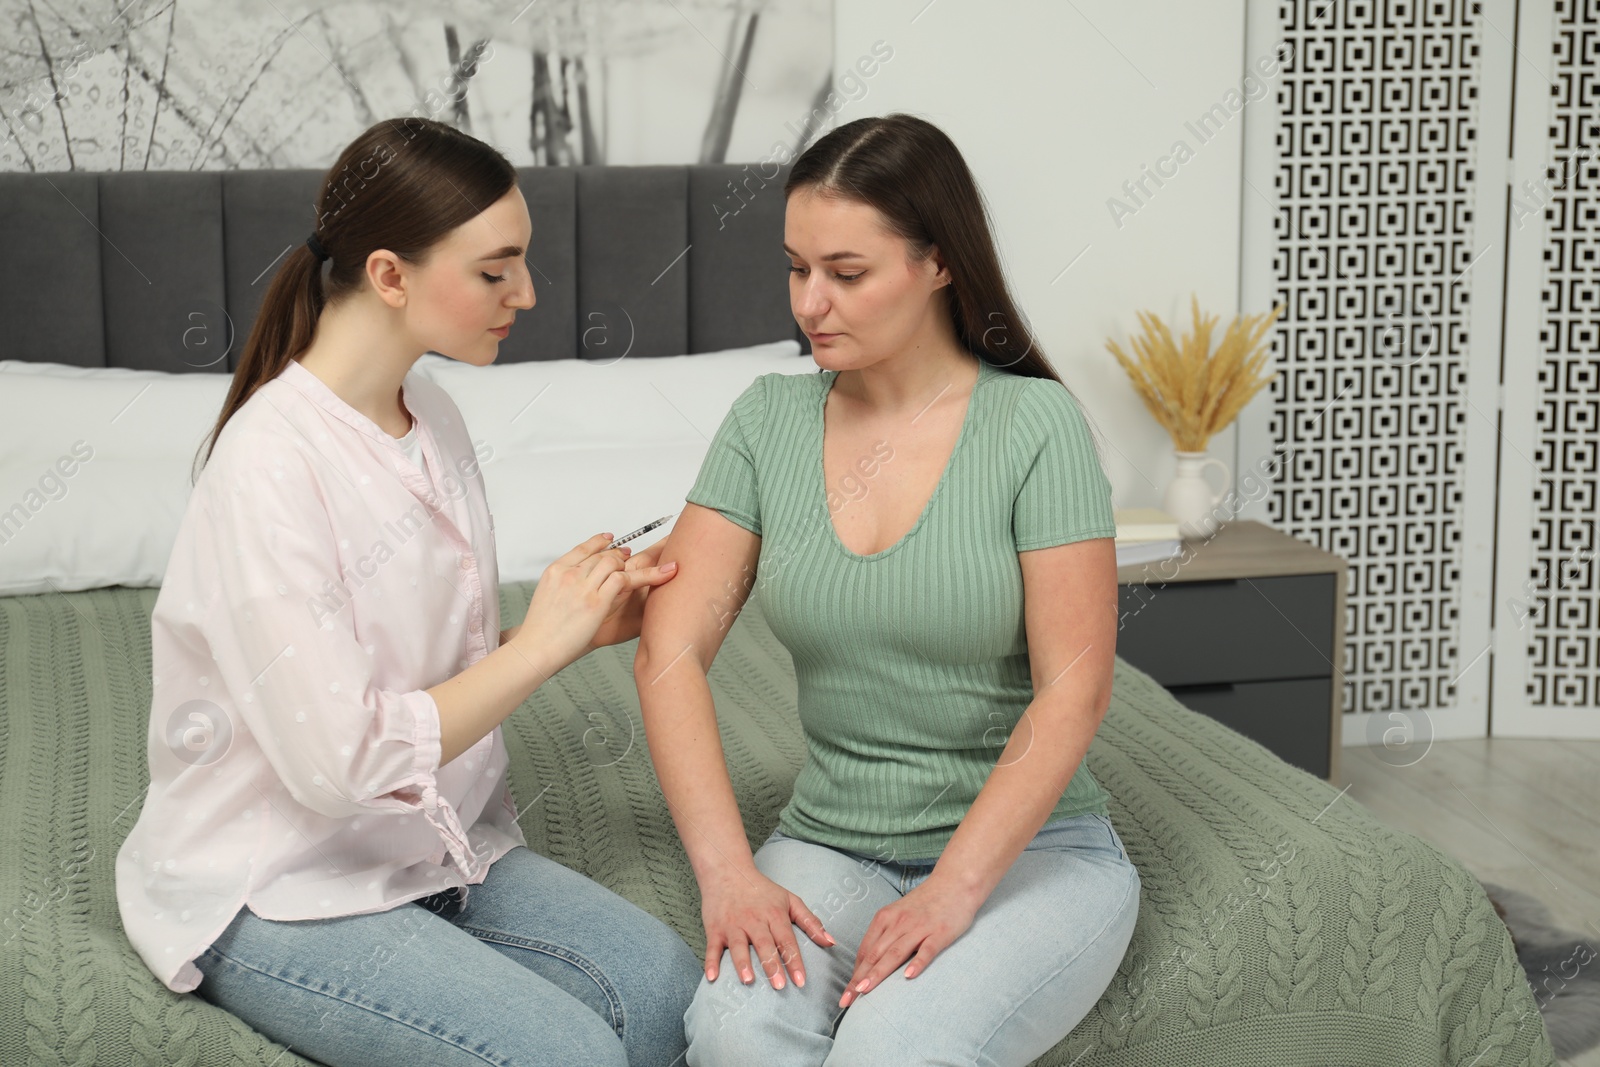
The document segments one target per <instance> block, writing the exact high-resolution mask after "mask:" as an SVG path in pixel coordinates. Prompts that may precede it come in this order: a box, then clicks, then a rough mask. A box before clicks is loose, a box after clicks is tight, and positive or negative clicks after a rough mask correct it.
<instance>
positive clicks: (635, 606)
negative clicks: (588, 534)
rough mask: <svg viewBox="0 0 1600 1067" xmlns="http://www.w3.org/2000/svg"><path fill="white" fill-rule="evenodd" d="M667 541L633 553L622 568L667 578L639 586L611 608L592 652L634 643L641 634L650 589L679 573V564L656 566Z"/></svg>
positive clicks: (601, 624) (598, 632)
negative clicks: (663, 567)
mask: <svg viewBox="0 0 1600 1067" xmlns="http://www.w3.org/2000/svg"><path fill="white" fill-rule="evenodd" d="M666 543H667V539H666V538H664V537H663V538H662V539H661V540H659V541H657V542H655V543H654V544H652V545H650V546H649V547H648V548H645V549H642V550H640V551H639V552H637V553H633V554H632V555H630V556H629V557H628V561H627V562H626V563H624V564H623V565H622V569H623V570H624V571H627V572H630V573H631V572H633V571H642V570H649V569H651V568H656V569H655V573H656V574H660V575H664V576H665V577H663V578H662V579H661V581H655V580H651V581H650V583H649V584H648V585H641V586H637V587H635V588H634V589H632V590H631V591H630V592H629V594H628V595H627V596H621V597H618V598H617V599H616V601H615V602H614V603H613V604H612V605H611V610H610V612H608V613H607V614H606V617H605V618H604V619H602V620H601V622H600V628H599V629H597V630H596V631H595V633H594V639H593V640H591V641H590V642H589V650H590V651H591V652H592V651H593V650H595V649H597V648H604V647H605V646H606V645H620V644H622V642H624V641H632V640H633V639H634V638H636V637H638V636H639V631H640V630H641V629H642V628H643V627H644V601H645V598H646V597H648V596H649V595H650V587H651V586H654V585H662V584H664V583H665V582H667V581H668V580H670V579H671V577H672V576H673V575H674V574H676V573H677V566H678V564H677V562H676V561H673V562H672V563H670V564H668V567H670V568H671V569H668V570H663V569H661V568H657V567H656V560H658V559H660V558H661V549H662V548H663V547H665V546H666ZM614 551H617V552H628V551H630V550H629V548H628V546H627V545H623V546H622V547H621V548H618V549H615V550H614Z"/></svg>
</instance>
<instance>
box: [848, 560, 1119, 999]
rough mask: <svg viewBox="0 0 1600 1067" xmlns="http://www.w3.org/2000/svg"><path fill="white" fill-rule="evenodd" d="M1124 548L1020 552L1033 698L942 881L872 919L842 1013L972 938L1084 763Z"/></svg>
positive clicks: (949, 851)
mask: <svg viewBox="0 0 1600 1067" xmlns="http://www.w3.org/2000/svg"><path fill="white" fill-rule="evenodd" d="M1115 546H1116V542H1115V541H1114V540H1113V539H1112V538H1109V537H1097V538H1091V539H1089V540H1085V541H1074V542H1072V543H1070V544H1065V545H1056V546H1054V547H1051V548H1041V549H1035V550H1033V551H1029V552H1021V553H1018V559H1020V560H1021V562H1022V581H1023V589H1024V597H1025V608H1024V612H1025V624H1026V626H1027V634H1028V658H1029V661H1030V664H1031V668H1032V674H1033V693H1034V696H1033V700H1032V702H1031V703H1029V705H1028V707H1027V710H1025V711H1024V712H1023V714H1022V718H1021V719H1020V720H1019V721H1018V722H1017V726H1016V729H1015V730H1014V731H1013V732H1012V734H1011V737H1010V739H1009V740H1008V741H1007V742H1006V745H1005V748H1004V749H1002V750H1001V752H1000V754H999V758H998V760H996V762H995V768H994V770H993V771H991V772H990V773H989V777H988V779H987V780H986V781H985V782H984V785H983V788H982V789H981V790H979V792H978V796H977V799H976V800H974V801H973V803H972V807H970V808H968V809H967V814H966V815H965V816H964V817H963V818H962V820H961V825H960V826H958V827H957V828H956V832H955V835H954V836H952V837H951V838H950V842H949V844H948V845H946V846H945V849H944V852H943V853H942V854H941V855H940V857H939V861H938V862H937V863H936V864H935V865H934V868H933V872H932V873H931V874H929V875H928V877H927V879H925V880H924V881H923V882H922V884H921V885H919V886H917V888H916V889H914V890H912V891H911V892H910V893H907V894H906V895H905V896H904V897H902V898H901V899H900V900H899V901H897V902H896V903H895V904H892V905H889V906H888V907H885V908H883V909H882V910H880V911H879V912H878V914H877V915H876V916H875V917H874V918H873V920H872V924H871V925H870V926H869V927H868V929H867V934H866V936H865V937H864V938H863V939H862V942H861V949H860V951H859V952H858V953H857V955H856V966H855V971H854V973H852V974H851V976H850V981H849V983H847V988H846V991H845V994H844V997H843V998H842V999H841V1000H840V1006H841V1007H843V1006H847V1005H848V1004H849V1003H850V1002H851V1001H852V1000H854V999H855V997H856V996H858V995H859V994H861V993H863V992H865V991H866V990H868V989H870V988H872V987H873V986H875V985H877V983H879V982H880V981H882V980H883V979H884V978H885V977H886V976H887V975H890V974H892V973H894V971H895V970H896V969H897V968H898V967H899V966H900V965H901V964H902V963H904V962H905V961H906V960H907V959H908V958H910V959H911V963H910V964H909V965H908V966H907V967H906V977H907V978H914V977H915V976H916V975H917V974H918V973H919V972H920V971H922V970H924V969H926V967H927V966H928V963H929V961H931V960H932V959H933V958H934V956H936V955H937V954H938V953H940V952H942V951H943V950H944V949H945V948H946V947H948V946H949V945H950V944H951V942H953V941H955V939H956V938H957V937H960V936H961V934H962V933H963V932H965V931H966V929H967V927H968V926H970V925H971V924H972V917H973V916H974V915H975V914H976V913H977V910H978V908H979V907H981V906H982V904H983V902H984V901H985V900H987V899H988V898H989V894H990V893H992V892H993V891H994V888H995V886H996V885H998V884H999V883H1000V879H1001V878H1003V877H1005V873H1006V871H1008V870H1009V869H1010V868H1011V864H1012V863H1013V862H1015V860H1016V858H1017V857H1018V856H1019V855H1021V854H1022V850H1023V848H1024V847H1025V846H1026V845H1027V844H1028V842H1029V841H1031V840H1032V839H1033V837H1034V835H1035V834H1037V833H1038V832H1039V828H1040V827H1042V826H1043V825H1044V822H1045V819H1047V818H1048V817H1049V815H1050V812H1051V811H1053V810H1054V809H1055V806H1056V802H1057V801H1059V800H1060V799H1061V794H1062V792H1063V791H1065V789H1066V788H1067V783H1068V782H1070V781H1071V780H1072V776H1073V774H1075V773H1076V772H1077V769H1078V765H1079V764H1080V763H1082V762H1083V758H1084V755H1085V754H1086V753H1087V752H1088V750H1089V743H1090V742H1091V741H1093V740H1094V735H1095V731H1096V730H1097V729H1099V727H1100V720H1101V719H1103V718H1104V717H1105V713H1106V709H1107V708H1108V707H1109V706H1110V704H1111V681H1112V676H1113V673H1114V670H1115V662H1116V647H1117V620H1118V604H1117V556H1116V547H1115Z"/></svg>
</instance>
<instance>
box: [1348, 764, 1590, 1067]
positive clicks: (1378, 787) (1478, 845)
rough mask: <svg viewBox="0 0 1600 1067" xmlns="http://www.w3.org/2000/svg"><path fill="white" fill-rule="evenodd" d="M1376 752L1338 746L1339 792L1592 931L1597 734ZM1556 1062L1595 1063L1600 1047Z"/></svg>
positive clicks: (1573, 926) (1571, 924) (1571, 926)
mask: <svg viewBox="0 0 1600 1067" xmlns="http://www.w3.org/2000/svg"><path fill="white" fill-rule="evenodd" d="M1381 754H1382V750H1381V749H1376V748H1346V749H1344V750H1343V751H1342V752H1341V754H1340V764H1341V777H1342V781H1341V783H1340V784H1341V785H1343V786H1348V787H1349V792H1347V793H1345V794H1344V796H1345V798H1346V799H1352V798H1353V799H1355V800H1357V801H1359V802H1360V803H1361V804H1363V805H1365V806H1366V807H1367V808H1368V809H1369V810H1371V811H1372V812H1373V813H1374V814H1375V815H1377V816H1378V817H1379V818H1381V819H1383V820H1384V821H1386V822H1387V823H1389V824H1390V825H1391V826H1394V827H1396V828H1398V829H1401V830H1405V831H1407V832H1408V833H1412V834H1415V835H1416V836H1417V837H1420V838H1422V839H1423V840H1425V841H1427V842H1428V843H1429V844H1431V845H1433V846H1434V847H1435V848H1438V849H1440V850H1441V851H1443V852H1447V853H1449V854H1450V855H1452V856H1454V857H1455V858H1456V859H1458V860H1460V861H1461V863H1462V865H1463V866H1465V867H1466V868H1467V869H1468V870H1469V871H1471V872H1472V873H1473V874H1475V875H1477V877H1478V878H1479V880H1480V881H1484V882H1490V883H1494V884H1497V885H1502V886H1507V887H1510V888H1512V889H1516V890H1520V891H1521V892H1523V893H1527V894H1529V895H1531V896H1535V897H1537V898H1539V900H1540V901H1542V902H1543V903H1544V904H1545V906H1546V907H1547V908H1548V909H1549V911H1550V918H1551V920H1552V921H1553V922H1554V923H1556V924H1558V925H1560V926H1561V927H1562V928H1564V929H1568V930H1571V931H1573V932H1575V933H1583V934H1588V935H1590V936H1592V937H1597V938H1600V741H1529V740H1521V739H1515V738H1487V739H1484V738H1478V739H1474V740H1470V741H1435V742H1434V743H1433V747H1432V748H1431V749H1429V750H1428V752H1427V753H1426V755H1424V756H1423V757H1422V759H1420V760H1418V761H1417V762H1416V763H1413V764H1411V765H1410V766H1406V767H1396V766H1391V765H1389V764H1388V763H1386V762H1385V761H1384V760H1383V759H1381V758H1380V757H1381ZM1562 1062H1563V1063H1565V1064H1569V1065H1571V1067H1600V1048H1596V1049H1590V1050H1589V1051H1588V1052H1586V1053H1584V1054H1583V1055H1582V1056H1581V1057H1579V1058H1577V1059H1572V1060H1564V1061H1562Z"/></svg>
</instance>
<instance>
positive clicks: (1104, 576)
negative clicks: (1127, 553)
mask: <svg viewBox="0 0 1600 1067" xmlns="http://www.w3.org/2000/svg"><path fill="white" fill-rule="evenodd" d="M1017 559H1018V560H1019V561H1020V562H1021V564H1022V586H1023V597H1024V608H1023V615H1024V624H1025V626H1026V627H1027V633H1028V660H1029V663H1030V666H1031V670H1032V674H1033V692H1034V697H1035V699H1037V698H1038V697H1039V696H1040V695H1042V694H1043V693H1044V692H1045V691H1046V690H1047V689H1049V688H1050V687H1051V686H1064V687H1066V688H1064V689H1062V690H1059V691H1058V692H1061V693H1071V692H1081V691H1083V690H1085V689H1087V690H1088V691H1090V692H1093V693H1094V700H1095V703H1094V709H1095V712H1096V714H1097V715H1103V714H1104V713H1105V710H1106V707H1107V706H1108V705H1109V703H1110V699H1111V679H1112V675H1113V674H1114V673H1115V669H1116V655H1117V622H1118V618H1119V611H1118V604H1117V551H1116V541H1115V539H1113V538H1110V537H1094V538H1090V539H1088V540H1083V541H1073V542H1071V543H1069V544H1064V545H1056V546H1054V547H1051V548H1040V549H1034V550H1033V551H1030V552H1019V553H1017Z"/></svg>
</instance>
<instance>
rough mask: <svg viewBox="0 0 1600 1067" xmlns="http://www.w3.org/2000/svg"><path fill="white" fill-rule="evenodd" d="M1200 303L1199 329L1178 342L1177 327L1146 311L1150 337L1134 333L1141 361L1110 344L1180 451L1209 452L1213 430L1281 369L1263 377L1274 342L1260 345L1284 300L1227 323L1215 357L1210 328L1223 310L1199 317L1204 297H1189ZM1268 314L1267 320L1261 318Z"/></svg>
mask: <svg viewBox="0 0 1600 1067" xmlns="http://www.w3.org/2000/svg"><path fill="white" fill-rule="evenodd" d="M1189 299H1190V303H1191V305H1192V307H1193V309H1194V332H1193V333H1192V334H1185V335H1184V336H1183V341H1182V343H1181V344H1174V343H1173V340H1172V333H1171V331H1169V330H1168V329H1167V327H1166V325H1165V324H1164V323H1162V321H1161V320H1160V319H1158V318H1157V317H1156V316H1154V315H1152V314H1150V313H1149V312H1144V311H1141V312H1139V320H1140V322H1142V323H1143V324H1144V330H1145V332H1144V336H1143V337H1131V338H1129V344H1131V345H1132V346H1133V350H1134V351H1135V352H1136V353H1138V356H1139V359H1138V362H1137V363H1135V362H1134V361H1133V360H1130V359H1129V358H1128V357H1127V356H1126V355H1124V354H1123V351H1122V349H1121V348H1120V347H1118V345H1117V343H1116V342H1115V341H1110V340H1108V341H1107V342H1106V347H1107V348H1109V349H1110V350H1111V354H1112V355H1114V356H1116V357H1117V362H1118V363H1120V364H1122V369H1123V370H1124V371H1126V372H1127V374H1128V377H1129V378H1130V379H1132V380H1133V385H1134V388H1135V389H1137V390H1138V391H1139V397H1140V399H1141V400H1143V401H1144V406H1145V407H1146V408H1148V409H1149V410H1150V414H1152V415H1154V416H1155V419H1156V421H1157V422H1159V423H1160V424H1161V425H1162V426H1164V427H1165V428H1166V431H1167V433H1168V434H1170V435H1171V437H1172V443H1173V446H1174V447H1175V448H1177V450H1178V451H1180V452H1204V451H1205V450H1206V443H1207V442H1208V441H1209V440H1210V439H1211V436H1212V435H1213V434H1215V433H1217V432H1219V431H1221V430H1222V429H1223V428H1224V427H1226V426H1227V425H1228V424H1229V423H1230V422H1232V421H1233V420H1234V418H1235V417H1236V416H1237V415H1238V414H1239V412H1240V411H1242V410H1243V409H1244V406H1245V405H1246V404H1248V403H1249V402H1250V398H1251V397H1253V396H1255V395H1256V393H1257V392H1259V391H1260V390H1261V389H1262V387H1263V386H1266V385H1269V384H1270V383H1271V382H1272V380H1273V379H1274V378H1276V377H1277V376H1278V375H1277V373H1276V372H1274V373H1272V374H1270V375H1268V376H1267V377H1265V378H1261V379H1259V380H1258V379H1257V377H1256V375H1257V373H1258V372H1259V371H1260V369H1261V366H1262V364H1264V363H1265V362H1266V361H1267V357H1268V356H1269V355H1270V354H1271V353H1270V351H1269V346H1266V345H1262V346H1261V347H1260V348H1259V350H1258V348H1257V345H1258V343H1259V342H1260V340H1261V337H1262V335H1263V334H1265V333H1266V331H1267V330H1268V329H1269V328H1270V327H1271V326H1272V323H1273V322H1274V321H1275V320H1276V319H1277V317H1278V316H1279V315H1280V314H1281V313H1282V312H1283V309H1284V305H1282V304H1279V305H1278V306H1277V307H1275V308H1273V309H1272V311H1271V312H1269V313H1267V314H1265V315H1242V316H1239V317H1237V318H1235V319H1234V320H1233V321H1232V322H1231V323H1229V324H1228V328H1227V330H1226V331H1225V332H1224V333H1223V336H1222V341H1221V342H1220V343H1219V344H1218V345H1217V351H1216V353H1215V355H1212V354H1211V329H1212V327H1213V326H1215V325H1216V324H1217V316H1215V315H1210V316H1206V317H1204V318H1202V317H1201V315H1200V303H1199V301H1198V300H1196V299H1195V298H1194V296H1193V295H1191V296H1190V298H1189ZM1261 319H1264V320H1265V321H1263V322H1261V323H1260V325H1259V326H1258V325H1256V322H1257V320H1261Z"/></svg>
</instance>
